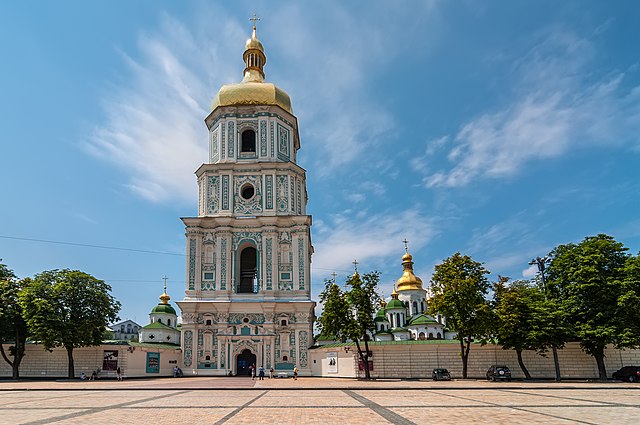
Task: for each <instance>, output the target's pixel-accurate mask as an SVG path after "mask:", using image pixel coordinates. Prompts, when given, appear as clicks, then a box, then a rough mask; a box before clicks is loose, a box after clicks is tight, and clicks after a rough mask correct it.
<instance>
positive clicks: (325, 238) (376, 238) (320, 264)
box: [312, 209, 437, 276]
mask: <svg viewBox="0 0 640 425" xmlns="http://www.w3.org/2000/svg"><path fill="white" fill-rule="evenodd" d="M436 234H437V230H436V226H435V219H433V218H431V217H428V216H426V215H424V214H423V213H422V212H421V211H420V210H419V209H411V210H407V211H403V212H398V213H394V212H386V213H381V214H367V215H366V216H364V217H359V218H358V217H356V216H354V215H344V214H341V215H335V216H333V217H332V218H331V222H330V223H327V222H322V223H315V224H314V235H315V236H314V237H315V241H314V245H315V251H316V253H315V254H314V256H313V264H312V267H313V268H314V269H316V270H318V272H317V274H319V275H323V274H326V275H328V274H330V271H331V270H351V269H352V268H353V266H352V262H353V260H354V259H357V260H358V261H359V262H361V263H362V264H365V266H366V267H365V268H367V269H376V268H378V267H368V266H367V265H371V264H373V263H375V262H376V261H379V260H382V259H384V258H385V257H393V256H395V257H394V258H396V257H399V254H398V253H399V252H400V253H401V252H402V249H401V248H402V245H401V241H402V240H403V239H404V238H405V237H409V238H410V239H411V240H412V241H414V242H412V244H411V248H412V250H415V251H417V250H419V249H420V248H421V247H423V246H425V245H427V244H428V243H429V242H430V241H431V240H432V239H433V237H434V236H435V235H436ZM407 235H409V236H407ZM398 276H399V275H398Z"/></svg>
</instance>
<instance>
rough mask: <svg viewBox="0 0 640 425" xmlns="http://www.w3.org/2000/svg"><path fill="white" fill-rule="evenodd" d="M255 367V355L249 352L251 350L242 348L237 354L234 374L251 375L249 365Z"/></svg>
mask: <svg viewBox="0 0 640 425" xmlns="http://www.w3.org/2000/svg"><path fill="white" fill-rule="evenodd" d="M251 365H253V367H256V355H255V354H252V353H251V350H248V349H247V350H243V351H242V353H240V354H238V360H237V364H236V375H238V376H249V375H251V369H249V366H251Z"/></svg>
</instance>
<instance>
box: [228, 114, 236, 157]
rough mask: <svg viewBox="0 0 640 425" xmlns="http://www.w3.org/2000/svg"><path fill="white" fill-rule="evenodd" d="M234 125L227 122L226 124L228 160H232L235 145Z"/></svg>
mask: <svg viewBox="0 0 640 425" xmlns="http://www.w3.org/2000/svg"><path fill="white" fill-rule="evenodd" d="M235 126H236V125H235V123H234V122H233V121H229V122H228V123H227V135H228V138H229V140H228V142H227V146H228V150H227V155H228V156H229V158H233V156H234V153H233V152H234V148H235V145H236V130H235Z"/></svg>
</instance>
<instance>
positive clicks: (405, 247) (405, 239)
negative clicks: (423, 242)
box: [402, 238, 409, 252]
mask: <svg viewBox="0 0 640 425" xmlns="http://www.w3.org/2000/svg"><path fill="white" fill-rule="evenodd" d="M402 242H404V250H405V252H409V245H407V244H408V243H409V241H408V240H407V238H404V240H403V241H402Z"/></svg>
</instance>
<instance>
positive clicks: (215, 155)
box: [211, 127, 219, 163]
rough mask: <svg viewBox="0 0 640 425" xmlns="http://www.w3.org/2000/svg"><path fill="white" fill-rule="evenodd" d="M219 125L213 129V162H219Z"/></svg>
mask: <svg viewBox="0 0 640 425" xmlns="http://www.w3.org/2000/svg"><path fill="white" fill-rule="evenodd" d="M218 156H219V154H218V127H216V128H214V129H213V130H212V131H211V162H212V163H214V162H218Z"/></svg>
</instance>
